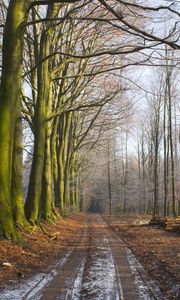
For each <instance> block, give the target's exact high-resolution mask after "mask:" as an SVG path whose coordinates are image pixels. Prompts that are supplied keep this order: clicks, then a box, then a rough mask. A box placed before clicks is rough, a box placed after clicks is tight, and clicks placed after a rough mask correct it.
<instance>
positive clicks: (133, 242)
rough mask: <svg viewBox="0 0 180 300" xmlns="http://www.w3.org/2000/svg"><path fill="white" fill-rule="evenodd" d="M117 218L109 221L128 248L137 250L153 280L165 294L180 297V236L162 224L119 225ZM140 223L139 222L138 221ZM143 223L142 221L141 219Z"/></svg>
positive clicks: (172, 298)
mask: <svg viewBox="0 0 180 300" xmlns="http://www.w3.org/2000/svg"><path fill="white" fill-rule="evenodd" d="M117 220H118V219H117V218H116V219H114V218H113V220H112V221H111V220H108V223H110V224H111V226H112V227H113V223H114V224H116V225H115V228H116V231H117V232H118V234H120V235H121V237H122V238H123V239H124V241H125V242H126V244H127V245H128V247H129V248H130V249H131V250H132V251H133V252H134V254H135V256H136V257H137V258H138V259H139V260H140V262H141V264H142V265H143V266H144V268H145V269H146V270H147V271H148V273H149V275H150V276H151V278H152V279H155V280H156V281H157V282H158V285H159V286H160V288H161V290H162V292H163V293H164V295H165V297H166V298H167V299H169V300H178V299H180V285H179V283H180V254H179V249H180V235H178V234H176V233H171V232H167V231H165V230H164V229H162V228H160V227H153V226H148V225H144V226H143V225H142V226H140V225H139V226H138V225H136V226H134V225H133V226H132V224H131V222H130V220H128V221H127V223H128V222H129V226H124V225H122V222H121V219H119V224H118V222H117ZM137 223H138V222H137ZM139 223H140V222H139Z"/></svg>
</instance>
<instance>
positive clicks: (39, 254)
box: [0, 214, 86, 299]
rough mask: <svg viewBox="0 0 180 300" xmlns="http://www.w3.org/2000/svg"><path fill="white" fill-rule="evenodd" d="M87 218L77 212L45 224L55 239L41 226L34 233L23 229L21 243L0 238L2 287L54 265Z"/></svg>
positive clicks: (77, 236)
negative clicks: (71, 215) (69, 216)
mask: <svg viewBox="0 0 180 300" xmlns="http://www.w3.org/2000/svg"><path fill="white" fill-rule="evenodd" d="M85 220H86V216H85V215H83V214H78V215H74V216H73V217H71V218H67V219H63V218H60V219H59V220H58V221H57V222H56V223H55V224H43V225H42V226H43V228H44V229H45V230H46V231H47V233H48V234H49V235H50V236H54V235H55V236H57V238H56V239H50V238H49V237H48V236H47V235H45V234H44V232H43V231H42V230H40V229H39V230H36V231H35V232H33V233H27V232H21V233H20V236H21V238H22V245H18V244H17V243H13V242H11V241H6V240H1V241H0V289H1V290H2V289H3V288H4V287H6V285H9V284H10V285H13V284H16V283H17V282H19V281H20V279H26V278H29V277H30V276H33V275H35V274H37V273H39V272H43V271H45V270H46V269H47V268H48V267H51V266H52V265H53V264H54V263H55V262H56V261H57V260H58V259H59V257H60V256H61V255H62V254H63V253H64V252H66V249H67V248H68V247H70V246H71V245H72V244H73V243H74V241H76V240H77V239H78V238H79V237H80V234H81V231H82V228H83V226H84V221H85ZM0 299H1V298H0Z"/></svg>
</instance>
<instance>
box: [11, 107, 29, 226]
mask: <svg viewBox="0 0 180 300" xmlns="http://www.w3.org/2000/svg"><path fill="white" fill-rule="evenodd" d="M22 172H23V127H22V117H21V111H20V107H19V111H18V115H17V118H16V126H15V134H14V146H13V161H12V183H11V193H12V206H13V216H14V221H15V224H16V226H18V227H20V228H28V222H27V220H26V218H25V214H24V201H23V189H22Z"/></svg>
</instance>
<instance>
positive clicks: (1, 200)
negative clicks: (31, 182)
mask: <svg viewBox="0 0 180 300" xmlns="http://www.w3.org/2000/svg"><path fill="white" fill-rule="evenodd" d="M30 3H31V1H28V0H24V1H23V0H13V1H12V0H11V1H10V2H9V7H8V12H7V20H6V25H5V29H4V36H3V57H2V75H1V86H0V235H1V236H4V237H6V238H11V237H13V238H16V232H15V227H14V221H13V214H12V205H11V176H12V151H13V140H14V128H15V121H16V115H17V108H18V103H19V102H20V92H21V78H22V50H23V37H24V31H25V23H26V20H27V16H28V9H29V5H30Z"/></svg>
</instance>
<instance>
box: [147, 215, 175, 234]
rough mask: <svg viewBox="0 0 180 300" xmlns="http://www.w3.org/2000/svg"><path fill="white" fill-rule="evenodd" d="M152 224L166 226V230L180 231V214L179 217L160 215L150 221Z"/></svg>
mask: <svg viewBox="0 0 180 300" xmlns="http://www.w3.org/2000/svg"><path fill="white" fill-rule="evenodd" d="M149 224H150V225H153V226H154V225H156V226H161V227H164V228H165V230H168V231H175V232H179V233H180V216H179V217H177V218H173V217H166V218H163V217H159V216H156V217H154V218H153V219H151V221H150V222H149Z"/></svg>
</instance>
